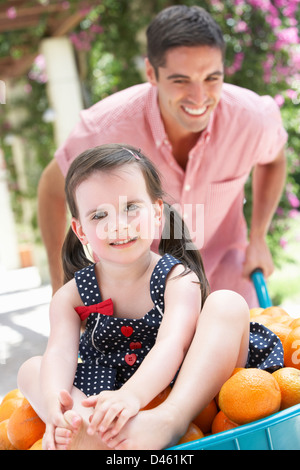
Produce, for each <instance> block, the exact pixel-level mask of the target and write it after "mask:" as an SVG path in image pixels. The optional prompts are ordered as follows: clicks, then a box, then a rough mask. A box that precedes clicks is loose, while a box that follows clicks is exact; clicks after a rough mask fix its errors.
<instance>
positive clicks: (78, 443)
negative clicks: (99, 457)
mask: <svg viewBox="0 0 300 470" xmlns="http://www.w3.org/2000/svg"><path fill="white" fill-rule="evenodd" d="M64 418H65V421H66V427H65V428H56V430H55V441H56V448H57V449H58V450H109V449H110V448H109V447H108V446H107V445H106V444H104V443H103V441H102V440H101V437H100V435H99V434H98V433H96V434H94V435H92V436H90V435H89V434H87V428H88V425H89V423H88V422H86V421H84V419H83V418H81V416H79V415H78V414H77V413H76V412H75V411H73V410H68V411H66V412H65V414H64Z"/></svg>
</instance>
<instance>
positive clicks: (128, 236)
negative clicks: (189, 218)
mask: <svg viewBox="0 0 300 470" xmlns="http://www.w3.org/2000/svg"><path fill="white" fill-rule="evenodd" d="M75 197H76V202H77V207H78V213H79V218H78V219H75V218H73V219H72V229H73V231H74V232H75V234H76V235H77V237H78V238H79V239H80V241H81V242H82V244H84V245H86V244H89V245H90V247H91V249H92V251H93V253H94V254H95V255H96V256H97V257H98V258H99V259H102V260H110V261H116V262H119V263H124V262H131V261H133V260H135V259H137V258H138V257H139V256H141V255H142V254H143V253H144V252H146V251H147V250H149V249H150V245H151V243H152V241H153V239H154V238H155V237H156V236H157V231H156V229H157V227H158V226H159V225H160V221H161V217H162V211H163V202H162V200H158V201H155V202H153V201H152V200H151V198H150V196H149V194H148V192H147V188H146V184H145V180H144V177H143V174H142V172H141V171H140V169H139V168H137V167H136V166H135V165H124V166H122V167H121V168H117V169H115V170H112V171H110V172H101V171H96V172H95V173H94V174H93V175H91V176H90V177H89V178H88V179H87V180H85V181H83V182H82V183H81V184H80V185H79V186H78V187H77V189H76V192H75Z"/></svg>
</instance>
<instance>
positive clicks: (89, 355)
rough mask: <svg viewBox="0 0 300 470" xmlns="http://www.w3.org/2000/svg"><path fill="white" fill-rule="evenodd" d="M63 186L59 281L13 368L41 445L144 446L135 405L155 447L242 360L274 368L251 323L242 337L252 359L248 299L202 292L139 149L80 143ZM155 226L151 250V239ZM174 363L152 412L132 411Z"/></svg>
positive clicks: (184, 237) (273, 347)
mask: <svg viewBox="0 0 300 470" xmlns="http://www.w3.org/2000/svg"><path fill="white" fill-rule="evenodd" d="M66 194H67V201H68V204H69V208H70V211H71V215H72V221H71V228H70V230H69V233H68V235H67V238H66V242H65V245H64V250H63V251H64V256H63V261H64V269H65V275H66V283H65V285H64V286H63V287H62V288H61V289H60V290H59V291H58V292H57V293H56V294H55V296H54V297H53V299H52V302H51V306H50V323H51V333H50V338H49V342H48V346H47V350H46V352H45V354H44V356H43V357H42V358H33V359H30V360H29V361H27V362H26V363H25V364H24V365H23V366H22V368H21V369H20V372H19V378H18V380H19V382H18V383H19V388H20V389H21V390H22V392H23V393H24V395H25V396H26V397H27V398H28V400H29V401H30V402H31V404H32V406H33V407H34V408H35V410H36V411H37V413H38V414H39V416H40V417H41V418H42V419H43V420H44V421H45V423H46V433H45V437H44V448H46V449H62V448H78V449H80V448H81V449H108V448H111V447H112V446H113V447H116V448H118V447H120V446H121V447H120V448H122V446H123V448H131V447H132V448H133V447H134V446H137V448H142V449H143V448H146V447H145V446H146V430H145V426H143V424H142V422H143V419H145V414H144V413H146V418H147V419H148V418H149V420H148V424H150V423H152V424H151V426H152V428H151V429H152V431H153V432H151V436H147V442H148V444H147V446H150V447H147V448H151V449H155V448H163V447H164V446H165V445H168V444H169V443H171V442H173V441H174V439H176V438H177V437H178V436H179V435H180V434H181V433H182V434H183V433H184V431H185V428H186V427H187V425H188V423H189V422H190V420H191V417H192V416H195V414H197V413H198V412H199V411H200V410H201V409H202V408H203V407H204V406H206V404H207V403H208V402H209V401H210V400H211V399H212V398H213V396H214V395H215V394H216V393H217V392H218V391H219V388H220V387H221V385H222V383H223V382H224V381H225V380H226V379H227V377H228V376H229V375H230V373H231V372H232V369H233V368H234V367H236V366H241V367H244V366H245V364H246V363H247V358H248V363H247V364H248V365H249V366H252V367H253V366H255V365H256V364H259V366H260V367H262V368H268V367H273V366H274V364H275V365H277V364H278V360H277V359H278V358H277V359H276V354H278V356H279V355H280V354H279V353H280V351H279V349H278V348H280V346H277V343H276V341H274V340H272V341H271V343H270V341H269V340H270V338H268V341H265V340H264V338H263V335H262V334H261V333H260V332H256V333H255V334H256V337H254V336H253V337H252V340H255V341H262V339H263V341H265V342H264V345H263V346H260V352H259V353H258V354H256V356H257V357H256V359H254V356H253V357H248V346H249V311H248V308H247V305H246V303H245V302H244V300H243V299H241V297H240V296H238V295H237V294H234V293H232V292H229V291H220V292H218V293H213V294H210V295H209V296H208V282H207V280H206V277H205V273H204V269H203V265H202V261H201V257H200V254H199V252H198V250H197V249H196V248H194V249H193V245H192V242H191V240H190V239H189V235H188V231H187V229H186V227H185V225H184V224H183V222H182V220H181V218H180V217H179V216H178V214H177V213H176V212H175V211H173V210H172V208H171V207H170V206H169V205H167V204H164V202H163V197H164V194H163V191H162V189H161V181H160V178H159V175H158V173H157V171H156V170H155V168H154V167H153V165H152V163H151V162H150V161H149V160H148V159H147V158H146V157H145V156H144V155H142V153H141V152H140V151H137V150H136V149H134V148H133V147H128V146H126V147H124V146H121V145H105V146H101V147H97V148H95V149H91V150H88V151H86V152H84V153H83V154H81V155H80V156H79V157H78V158H77V159H76V160H75V161H74V162H73V163H72V165H71V167H70V169H69V172H68V175H67V178H66ZM162 221H163V230H161V225H162ZM178 228H180V230H178ZM160 236H161V242H160V247H159V251H160V255H158V254H156V253H154V252H153V251H151V245H152V243H153V240H154V239H155V238H157V237H160ZM84 247H86V248H87V247H88V250H87V249H86V248H85V249H84ZM187 247H188V249H187ZM88 251H90V255H92V257H93V258H94V259H96V260H97V262H96V263H95V262H94V261H91V259H90V258H91V256H88V255H87V252H88ZM74 276H75V277H74ZM207 297H208V298H207ZM206 299H207V300H206ZM201 309H202V311H201ZM200 311H201V315H200V317H199V314H200ZM83 326H84V333H83V334H82V335H81V336H80V331H81V330H82V327H83ZM228 329H230V331H231V333H230V334H227V332H228ZM195 331H196V334H195ZM260 331H261V330H260ZM226 334H227V335H226ZM194 335H195V336H194ZM196 338H197V339H196ZM274 338H275V336H274ZM274 338H273V339H274ZM220 339H222V342H223V345H221V344H220ZM271 339H272V338H271ZM216 340H217V341H218V344H217V343H216ZM78 343H79V352H80V361H78ZM273 343H274V344H273ZM275 343H276V344H275ZM224 345H225V347H226V348H227V350H226V361H225V359H224V351H223V347H224ZM266 351H267V355H268V357H267V358H266V356H265V353H266ZM219 352H221V354H219ZM255 352H256V353H257V351H255ZM208 358H209V365H210V367H209V368H208ZM279 359H280V358H279ZM251 361H252V362H251ZM255 361H256V362H255ZM279 362H280V360H279ZM253 364H254V365H253ZM181 365H182V367H181ZM196 366H197V367H196ZM180 367H181V369H180ZM178 371H179V373H178ZM177 373H178V378H177V379H176V381H175V386H174V387H173V390H172V392H171V393H170V395H169V398H168V399H167V400H166V402H165V404H164V408H163V407H162V408H161V412H160V413H159V414H156V415H155V413H154V414H152V418H151V417H150V415H149V414H147V412H139V410H140V409H141V408H143V407H145V406H146V405H147V404H148V403H149V402H150V401H151V400H152V399H153V398H154V397H155V396H157V395H158V394H159V393H160V392H161V391H162V390H164V389H165V388H166V387H167V386H168V385H169V384H172V385H173V383H174V379H175V378H176V376H177ZM193 375H194V376H195V377H197V381H198V388H199V391H200V392H201V393H199V395H200V396H197V397H196V396H195V389H194V393H193V395H192V396H190V395H189V394H188V395H187V390H188V389H189V387H190V385H191V384H192V383H193V380H194V379H193ZM176 400H178V401H177V403H179V402H180V401H182V400H183V401H184V403H185V404H184V405H182V404H181V410H180V408H179V409H178V410H177V411H174V405H175V408H176ZM192 402H193V403H192ZM168 407H169V408H168ZM182 407H184V408H185V412H184V416H178V417H177V418H178V419H177V422H176V424H175V423H174V422H172V423H171V420H170V413H169V417H168V412H166V411H164V410H169V411H170V410H172V414H173V416H175V415H176V412H177V413H178V411H179V410H180V412H182V410H183V408H182ZM181 414H182V413H181ZM153 416H154V418H153ZM133 417H135V418H133ZM139 417H140V418H139ZM150 418H151V419H150ZM139 419H140V422H139ZM164 420H165V421H164ZM166 423H168V426H167V425H166ZM155 428H156V432H154V431H155ZM133 429H134V431H133ZM148 429H149V426H148ZM157 430H160V431H161V432H160V434H159V433H158V432H157ZM163 430H164V431H163ZM133 432H134V433H135V444H133V440H132V433H133ZM137 433H138V435H139V444H136V443H137ZM167 434H168V436H167ZM158 436H160V437H158ZM149 437H150V440H149ZM154 439H156V442H154ZM158 440H159V442H158ZM135 448H136V447H135Z"/></svg>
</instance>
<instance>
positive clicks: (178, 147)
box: [168, 132, 201, 170]
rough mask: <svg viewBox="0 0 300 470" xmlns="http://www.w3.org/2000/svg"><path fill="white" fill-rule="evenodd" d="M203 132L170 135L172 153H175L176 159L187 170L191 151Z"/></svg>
mask: <svg viewBox="0 0 300 470" xmlns="http://www.w3.org/2000/svg"><path fill="white" fill-rule="evenodd" d="M200 135H201V132H199V133H189V134H187V135H184V136H183V135H182V136H178V135H177V136H176V137H175V138H172V136H169V135H168V139H169V141H170V144H171V146H172V153H173V155H174V158H175V160H176V161H177V163H178V165H180V166H181V167H182V168H183V170H185V168H186V165H187V162H188V158H189V153H190V151H191V150H192V148H193V147H195V145H196V143H197V141H198V139H199V137H200Z"/></svg>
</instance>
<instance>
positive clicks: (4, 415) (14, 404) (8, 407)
mask: <svg viewBox="0 0 300 470" xmlns="http://www.w3.org/2000/svg"><path fill="white" fill-rule="evenodd" d="M23 400H25V398H8V399H7V400H4V401H2V403H1V405H0V422H1V421H4V420H5V419H8V418H10V417H11V415H12V414H13V412H14V411H15V410H16V409H17V408H19V406H20V405H21V404H22V402H23Z"/></svg>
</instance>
